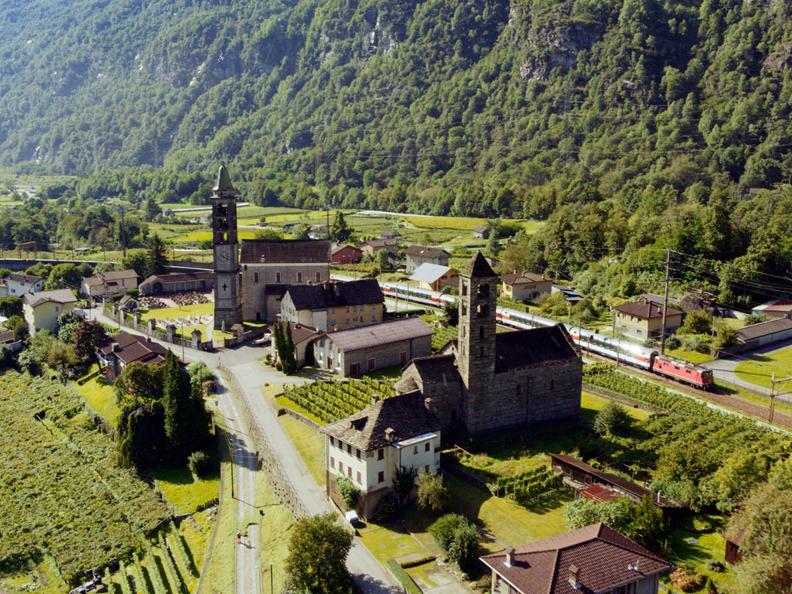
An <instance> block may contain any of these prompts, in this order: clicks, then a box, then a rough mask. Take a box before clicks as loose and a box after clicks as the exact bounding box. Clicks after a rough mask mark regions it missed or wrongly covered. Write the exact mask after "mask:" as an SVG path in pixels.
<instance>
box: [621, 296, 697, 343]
mask: <svg viewBox="0 0 792 594" xmlns="http://www.w3.org/2000/svg"><path fill="white" fill-rule="evenodd" d="M613 315H614V316H615V320H616V326H617V327H618V329H619V330H621V331H622V332H623V333H624V334H627V335H628V336H632V337H633V338H638V339H640V340H647V339H649V338H658V337H659V336H660V334H661V333H662V329H663V306H662V305H660V304H658V303H655V302H654V301H651V300H649V299H642V300H641V301H633V302H628V303H622V304H621V305H617V306H616V307H614V308H613ZM683 315H684V313H683V312H681V311H680V310H678V309H676V308H673V307H670V306H669V308H668V314H667V315H666V335H668V334H671V333H673V332H674V330H676V329H677V328H679V327H680V326H681V325H682V316H683Z"/></svg>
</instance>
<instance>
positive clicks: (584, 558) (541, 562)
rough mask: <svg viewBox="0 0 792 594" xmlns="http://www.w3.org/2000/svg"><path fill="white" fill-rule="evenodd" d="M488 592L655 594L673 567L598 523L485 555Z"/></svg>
mask: <svg viewBox="0 0 792 594" xmlns="http://www.w3.org/2000/svg"><path fill="white" fill-rule="evenodd" d="M480 559H481V562H482V563H483V564H484V565H485V566H486V567H487V568H488V569H489V570H490V571H492V587H491V592H492V594H570V593H572V592H590V593H592V594H594V593H596V594H657V592H658V588H659V585H660V576H661V575H662V574H663V573H665V572H667V571H669V570H670V569H671V565H670V564H669V563H668V562H667V561H666V560H665V559H663V558H662V557H660V556H659V555H656V554H654V553H652V552H651V551H649V550H648V549H646V548H644V547H642V546H641V545H639V544H638V543H636V542H633V541H632V540H630V539H629V538H627V537H626V536H623V535H622V534H620V533H619V532H616V531H615V530H612V529H610V528H608V527H607V526H605V525H604V524H602V523H598V524H591V525H590V526H586V527H584V528H580V529H579V530H574V531H572V532H567V533H564V534H559V535H558V536H551V537H550V538H545V539H543V540H539V541H536V542H533V543H530V544H527V545H523V546H521V547H517V548H509V549H506V550H503V551H500V552H499V553H493V554H491V555H485V556H483V557H481V558H480Z"/></svg>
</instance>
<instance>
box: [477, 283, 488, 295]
mask: <svg viewBox="0 0 792 594" xmlns="http://www.w3.org/2000/svg"><path fill="white" fill-rule="evenodd" d="M476 295H477V296H479V297H486V296H488V295H489V285H478V286H477V287H476Z"/></svg>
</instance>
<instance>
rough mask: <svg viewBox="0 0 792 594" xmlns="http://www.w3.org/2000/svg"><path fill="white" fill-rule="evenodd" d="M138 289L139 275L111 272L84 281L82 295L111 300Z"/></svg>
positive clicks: (130, 272) (120, 271)
mask: <svg viewBox="0 0 792 594" xmlns="http://www.w3.org/2000/svg"><path fill="white" fill-rule="evenodd" d="M137 288H138V275H137V272H135V271H134V270H110V271H108V272H97V273H96V274H94V275H93V276H89V277H86V278H84V279H83V281H82V283H81V284H80V294H82V295H84V296H85V297H94V298H97V297H104V298H109V297H112V296H114V295H123V294H124V293H127V292H128V291H134V290H136V289H137Z"/></svg>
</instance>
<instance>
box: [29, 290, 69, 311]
mask: <svg viewBox="0 0 792 594" xmlns="http://www.w3.org/2000/svg"><path fill="white" fill-rule="evenodd" d="M48 301H52V302H53V303H61V304H65V303H75V302H76V301H77V298H76V297H75V296H74V293H72V290H71V289H57V290H55V291H39V292H38V293H28V294H27V295H25V303H27V304H28V305H30V306H31V307H36V306H38V305H41V304H42V303H47V302H48Z"/></svg>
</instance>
